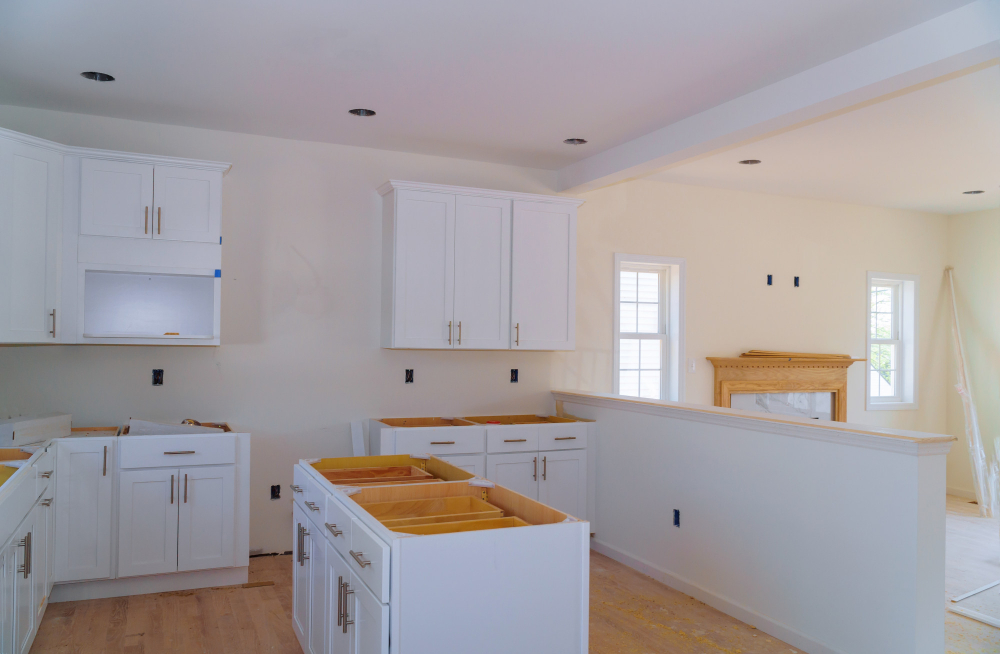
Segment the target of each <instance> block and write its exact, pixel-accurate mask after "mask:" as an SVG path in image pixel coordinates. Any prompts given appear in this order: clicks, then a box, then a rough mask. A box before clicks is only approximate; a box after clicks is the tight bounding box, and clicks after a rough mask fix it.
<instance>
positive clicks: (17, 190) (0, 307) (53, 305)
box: [0, 138, 63, 343]
mask: <svg viewBox="0 0 1000 654" xmlns="http://www.w3.org/2000/svg"><path fill="white" fill-rule="evenodd" d="M62 184H63V157H62V155H61V154H59V153H58V152H55V151H53V150H51V149H47V148H42V147H35V146H33V145H28V144H26V143H21V142H18V141H15V140H12V139H5V138H0V342H3V343H51V342H59V337H61V336H62V334H61V331H60V330H58V329H57V326H58V322H57V313H56V309H57V305H58V301H59V292H58V291H59V255H60V252H59V244H60V233H61V228H62Z"/></svg>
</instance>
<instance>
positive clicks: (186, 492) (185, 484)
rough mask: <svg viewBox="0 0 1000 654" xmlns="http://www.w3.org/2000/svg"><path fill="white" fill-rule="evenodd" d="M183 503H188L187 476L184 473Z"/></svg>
mask: <svg viewBox="0 0 1000 654" xmlns="http://www.w3.org/2000/svg"><path fill="white" fill-rule="evenodd" d="M184 503H185V504H187V503H188V476H187V473H186V472H185V473H184Z"/></svg>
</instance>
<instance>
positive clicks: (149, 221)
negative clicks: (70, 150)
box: [80, 159, 154, 238]
mask: <svg viewBox="0 0 1000 654" xmlns="http://www.w3.org/2000/svg"><path fill="white" fill-rule="evenodd" d="M153 227H154V225H153V166H152V165H151V164H137V163H127V162H124V161H104V160H102V159H83V160H82V161H81V162H80V233H81V234H89V235H92V236H126V237H131V238H152V235H153Z"/></svg>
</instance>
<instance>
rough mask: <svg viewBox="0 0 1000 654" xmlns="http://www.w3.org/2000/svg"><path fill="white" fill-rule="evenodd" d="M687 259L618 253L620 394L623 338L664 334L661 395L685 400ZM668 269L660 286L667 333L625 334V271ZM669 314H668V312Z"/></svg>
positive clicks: (615, 386)
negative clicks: (622, 315) (622, 278)
mask: <svg viewBox="0 0 1000 654" xmlns="http://www.w3.org/2000/svg"><path fill="white" fill-rule="evenodd" d="M686 265H687V262H686V260H685V259H682V258H680V257H659V256H652V255H645V254H621V253H615V267H614V289H615V290H614V303H613V304H612V313H613V321H614V329H613V341H614V342H613V344H612V349H613V351H614V355H613V362H612V369H611V377H612V380H613V381H612V388H613V392H614V394H615V395H618V390H619V389H618V381H619V371H618V367H619V357H620V352H619V350H620V343H621V338H622V337H623V336H624V337H626V338H660V339H661V340H662V342H663V346H662V347H661V348H660V356H661V357H662V360H661V363H660V372H661V378H660V399H661V400H670V401H673V402H683V401H684V284H685V270H684V269H685V266H686ZM623 269H624V270H626V271H628V270H640V271H641V270H647V271H653V270H655V271H666V272H667V274H666V275H663V276H661V278H660V280H661V282H660V286H661V289H660V290H661V292H662V293H664V295H663V296H662V297H663V298H664V299H665V302H661V303H660V323H661V325H662V327H663V333H662V334H658V335H652V334H633V333H628V334H622V333H621V324H620V318H621V271H622V270H623ZM664 314H666V315H664Z"/></svg>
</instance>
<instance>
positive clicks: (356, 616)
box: [347, 572, 389, 654]
mask: <svg viewBox="0 0 1000 654" xmlns="http://www.w3.org/2000/svg"><path fill="white" fill-rule="evenodd" d="M350 590H352V591H354V592H353V593H352V594H350V595H348V603H347V605H348V615H347V618H348V620H353V621H354V624H352V625H348V627H347V630H348V634H349V635H350V637H351V648H350V650H349V651H350V652H351V653H352V654H389V605H388V604H382V603H380V602H379V601H378V600H377V599H376V598H375V595H373V594H372V592H371V591H370V590H368V587H367V586H365V583H364V582H363V581H361V579H360V578H359V577H358V576H357V575H356V574H354V573H353V572H352V573H351V586H350Z"/></svg>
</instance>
